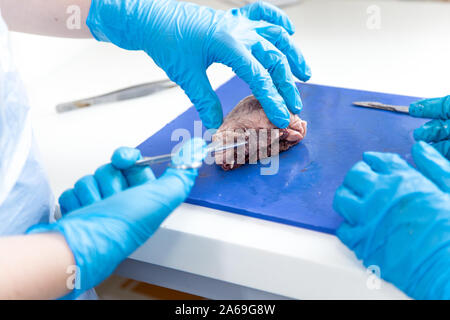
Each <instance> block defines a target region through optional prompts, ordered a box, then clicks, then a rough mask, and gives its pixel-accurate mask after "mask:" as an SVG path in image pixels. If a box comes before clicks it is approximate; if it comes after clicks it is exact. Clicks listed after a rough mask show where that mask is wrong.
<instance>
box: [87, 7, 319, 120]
mask: <svg viewBox="0 0 450 320" xmlns="http://www.w3.org/2000/svg"><path fill="white" fill-rule="evenodd" d="M87 25H88V26H89V28H90V30H91V32H92V34H93V35H94V37H95V38H96V39H97V40H101V41H109V42H112V43H114V44H116V45H117V46H119V47H121V48H125V49H130V50H144V51H145V52H146V53H147V54H148V55H149V56H150V57H151V58H152V59H153V60H154V61H155V63H156V64H157V65H158V66H160V67H161V68H162V69H164V71H165V72H166V73H167V75H168V76H169V78H170V79H171V80H172V81H174V82H176V83H178V84H179V85H180V86H181V88H183V90H184V91H185V92H186V94H187V95H188V96H189V98H190V99H191V101H192V102H193V103H194V105H195V107H196V108H197V110H198V112H199V114H200V118H201V119H202V121H203V124H204V125H205V126H206V127H207V128H218V127H219V126H220V124H221V123H222V120H223V114H222V108H221V105H220V101H219V99H218V97H217V95H216V94H215V92H214V90H213V89H212V87H211V84H210V83H209V80H208V77H207V75H206V69H207V68H208V67H209V66H210V65H211V64H212V63H214V62H219V63H222V64H225V65H227V66H229V67H231V68H232V69H233V71H234V72H235V73H236V74H237V75H238V76H239V77H240V78H242V79H243V80H244V81H245V82H247V83H248V84H249V85H250V88H251V90H252V91H253V94H254V95H255V97H256V98H257V99H258V100H259V101H260V102H261V105H262V106H263V108H264V111H265V112H266V114H267V116H268V118H269V119H270V120H271V121H272V122H273V124H274V125H276V126H277V127H280V128H286V127H287V126H288V125H289V118H290V117H289V112H288V109H289V110H290V111H291V112H293V113H295V114H297V113H299V112H300V111H301V109H302V102H301V99H300V94H299V92H298V90H297V87H296V86H295V83H294V78H293V76H292V73H293V74H294V75H295V76H296V77H297V78H298V79H300V80H302V81H307V80H308V79H309V78H310V76H311V71H310V69H309V67H308V66H307V65H306V63H305V60H304V58H303V56H302V54H301V52H300V50H298V49H297V48H296V47H295V46H294V44H293V42H292V41H291V39H290V37H289V35H290V34H293V33H294V26H293V24H292V22H291V21H290V20H289V18H288V17H287V16H286V14H285V13H283V12H282V11H281V10H279V9H278V8H276V7H274V6H272V5H269V4H266V3H264V2H256V3H252V4H250V5H247V6H245V7H243V8H240V9H231V10H228V11H220V10H217V11H216V10H213V9H211V8H208V7H201V6H198V5H196V4H192V3H185V2H178V1H173V0H138V1H136V0H92V4H91V8H90V12H89V16H88V19H87ZM291 72H292V73H291Z"/></svg>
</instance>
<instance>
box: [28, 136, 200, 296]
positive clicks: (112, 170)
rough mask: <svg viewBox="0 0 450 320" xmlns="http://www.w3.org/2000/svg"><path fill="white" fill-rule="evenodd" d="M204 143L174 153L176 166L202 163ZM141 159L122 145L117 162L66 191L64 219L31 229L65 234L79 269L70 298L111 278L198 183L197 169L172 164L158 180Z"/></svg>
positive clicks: (192, 143) (193, 142)
mask: <svg viewBox="0 0 450 320" xmlns="http://www.w3.org/2000/svg"><path fill="white" fill-rule="evenodd" d="M205 146H206V144H205V142H204V141H203V140H202V139H199V138H195V139H193V140H191V141H189V142H188V143H186V144H185V145H184V146H183V147H182V148H181V149H180V150H179V151H178V153H177V155H176V156H174V158H173V159H172V165H181V164H186V165H189V164H193V163H197V162H199V161H202V160H203V159H204V157H205V156H206V148H205ZM139 158H140V152H139V151H138V150H136V149H131V148H120V149H118V150H117V151H116V152H115V153H114V155H113V157H112V164H108V165H105V166H102V167H100V168H99V169H98V170H97V171H96V172H95V174H94V175H93V176H92V175H91V176H86V177H84V178H82V179H80V180H79V181H78V182H77V183H76V184H75V187H74V188H73V189H70V190H67V191H66V192H64V193H63V194H62V195H61V197H60V199H59V202H60V205H61V207H62V209H63V212H64V216H63V217H62V218H61V219H60V220H58V221H57V222H55V223H52V224H46V225H37V226H34V227H32V228H31V229H30V230H29V231H28V233H41V232H52V231H57V232H60V233H62V234H63V235H64V237H65V239H66V241H67V243H68V245H69V247H70V249H71V250H72V252H73V255H74V258H75V261H76V265H77V267H78V268H79V272H77V278H76V283H77V284H78V285H79V286H77V287H76V288H75V289H74V290H73V291H72V293H71V294H69V295H68V296H66V297H65V298H69V299H72V298H76V297H77V296H78V295H79V294H81V293H82V292H84V291H85V290H87V289H90V288H92V287H94V286H96V285H98V284H99V283H100V282H101V281H103V280H104V279H105V278H106V277H108V276H109V275H110V274H111V273H112V272H113V271H114V269H115V268H116V267H117V266H118V264H119V263H120V262H121V261H122V260H123V259H125V258H126V257H127V256H129V255H130V254H131V253H132V252H134V251H135V250H136V249H137V248H138V247H139V246H140V245H141V244H143V243H144V242H145V241H146V240H147V239H148V238H149V237H150V236H151V235H152V234H153V233H154V232H155V231H156V230H157V229H158V227H159V226H160V224H161V223H162V222H163V221H164V219H165V218H166V217H167V216H168V215H169V214H170V213H171V212H172V211H173V210H174V209H175V208H176V207H177V206H179V205H180V204H181V203H182V202H183V201H184V200H185V199H186V197H187V196H188V194H189V192H190V190H191V188H192V186H193V185H194V181H195V178H196V177H197V170H196V169H188V170H182V169H176V168H173V167H169V168H168V169H167V170H166V171H165V173H164V174H163V175H162V176H161V177H160V178H159V179H155V177H154V175H153V173H152V171H151V169H150V168H149V167H137V166H133V165H134V163H135V162H136V160H138V159H139Z"/></svg>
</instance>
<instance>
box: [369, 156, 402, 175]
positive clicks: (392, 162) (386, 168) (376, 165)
mask: <svg viewBox="0 0 450 320" xmlns="http://www.w3.org/2000/svg"><path fill="white" fill-rule="evenodd" d="M363 160H364V161H365V162H366V163H367V164H368V165H369V166H370V168H371V169H372V170H373V171H375V172H376V173H383V174H388V173H391V172H392V171H393V170H404V169H409V165H408V163H407V162H406V161H405V160H403V159H402V158H400V156H399V155H398V154H395V153H382V152H364V153H363Z"/></svg>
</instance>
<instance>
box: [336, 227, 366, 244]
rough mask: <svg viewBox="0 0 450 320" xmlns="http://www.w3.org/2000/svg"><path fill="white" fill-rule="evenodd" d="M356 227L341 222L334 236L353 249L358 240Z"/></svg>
mask: <svg viewBox="0 0 450 320" xmlns="http://www.w3.org/2000/svg"><path fill="white" fill-rule="evenodd" d="M356 229H357V227H354V226H352V225H350V224H348V223H346V222H342V223H341V225H340V226H339V228H338V229H337V230H336V236H337V237H338V238H339V240H341V242H342V243H343V244H345V245H346V246H347V247H348V248H349V249H350V250H354V249H355V247H356V246H357V245H358V244H359V242H360V237H358V236H357V235H356V232H355V231H356Z"/></svg>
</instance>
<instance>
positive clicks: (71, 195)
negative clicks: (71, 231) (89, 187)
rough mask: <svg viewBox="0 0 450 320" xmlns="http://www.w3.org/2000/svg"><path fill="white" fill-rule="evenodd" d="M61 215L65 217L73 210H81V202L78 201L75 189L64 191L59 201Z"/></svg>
mask: <svg viewBox="0 0 450 320" xmlns="http://www.w3.org/2000/svg"><path fill="white" fill-rule="evenodd" d="M58 202H59V207H60V209H61V214H62V215H65V214H67V213H69V212H71V211H73V210H77V209H79V208H81V204H80V201H79V200H78V198H77V196H76V194H75V192H74V190H73V189H68V190H66V191H64V192H63V193H62V194H61V195H60V196H59V199H58Z"/></svg>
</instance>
